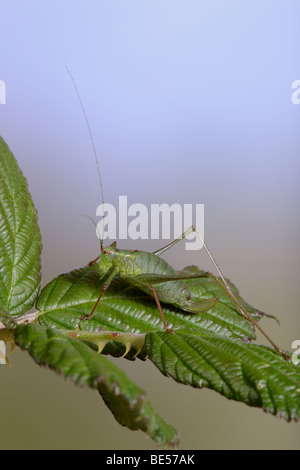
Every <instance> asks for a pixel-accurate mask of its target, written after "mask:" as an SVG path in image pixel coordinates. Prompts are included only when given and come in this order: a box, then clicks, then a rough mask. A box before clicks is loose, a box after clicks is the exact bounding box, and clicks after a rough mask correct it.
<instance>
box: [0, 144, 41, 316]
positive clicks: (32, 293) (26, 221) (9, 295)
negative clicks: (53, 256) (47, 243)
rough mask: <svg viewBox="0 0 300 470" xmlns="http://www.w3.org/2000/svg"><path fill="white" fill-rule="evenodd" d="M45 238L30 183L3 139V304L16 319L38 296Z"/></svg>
mask: <svg viewBox="0 0 300 470" xmlns="http://www.w3.org/2000/svg"><path fill="white" fill-rule="evenodd" d="M40 252H41V237H40V231H39V227H38V223H37V213H36V210H35V207H34V205H33V202H32V199H31V196H30V193H29V191H28V186H27V181H26V179H25V178H24V176H23V173H22V171H21V170H20V168H19V166H18V164H17V161H16V159H15V158H14V156H13V154H12V153H11V151H10V150H9V148H8V146H7V145H6V143H5V142H4V140H3V139H2V137H0V303H1V304H2V305H3V307H5V308H6V309H7V311H8V312H9V313H10V314H11V315H13V316H14V317H18V316H20V315H23V314H24V313H26V312H27V311H28V310H30V308H31V307H32V306H33V305H34V302H35V300H36V297H37V295H38V291H39V286H40V280H41V273H40Z"/></svg>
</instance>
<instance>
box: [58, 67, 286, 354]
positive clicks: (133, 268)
mask: <svg viewBox="0 0 300 470" xmlns="http://www.w3.org/2000/svg"><path fill="white" fill-rule="evenodd" d="M66 69H67V72H68V74H69V75H70V78H71V80H72V82H73V85H74V88H75V91H76V94H77V97H78V99H79V102H80V105H81V108H82V111H83V114H84V118H85V121H86V125H87V128H88V132H89V136H90V139H91V142H92V147H93V153H94V157H95V161H96V165H97V171H98V177H99V183H100V189H101V198H102V204H103V207H104V195H103V186H102V181H101V174H100V168H99V162H98V158H97V153H96V149H95V145H94V141H93V137H92V133H91V129H90V126H89V122H88V119H87V116H86V113H85V109H84V106H83V103H82V100H81V97H80V94H79V92H78V89H77V86H76V84H75V81H74V79H73V77H72V75H71V73H70V71H69V69H68V68H67V67H66ZM103 215H104V214H103ZM95 225H96V224H95ZM103 230H104V227H103ZM192 232H194V233H195V234H196V235H197V236H198V237H199V239H200V241H201V243H202V245H203V247H204V248H205V250H206V252H207V254H208V256H209V258H210V259H211V261H212V263H213V265H214V267H215V269H216V270H217V272H218V274H219V276H220V279H219V278H218V277H217V276H215V275H214V274H213V273H211V272H203V273H198V274H195V275H186V276H184V275H182V274H176V271H175V270H174V269H173V268H172V266H170V265H169V264H168V263H167V262H166V261H165V260H163V259H162V258H160V255H162V254H163V253H164V252H165V251H166V250H168V249H169V248H171V247H172V246H174V245H175V244H176V243H178V242H179V241H180V240H183V239H184V238H186V237H187V236H188V235H189V234H191V233H192ZM99 238H100V249H101V253H100V256H98V257H97V258H96V259H95V260H93V261H91V262H90V263H89V264H90V265H91V264H95V263H97V264H96V266H97V268H98V269H99V272H101V274H103V272H104V273H105V274H104V279H105V284H104V287H103V289H102V291H101V293H100V296H99V298H98V300H97V302H96V303H95V305H94V308H93V310H92V311H91V313H90V315H89V316H88V317H85V318H91V317H92V315H93V314H94V312H95V310H96V308H97V306H98V304H99V302H100V300H101V297H102V296H103V294H104V292H105V291H106V289H107V288H108V287H109V285H110V283H111V281H112V280H113V279H114V278H115V277H116V276H120V277H121V278H122V279H124V280H126V281H127V282H128V283H130V284H132V285H134V286H136V287H138V288H139V289H140V290H142V291H143V292H145V293H146V294H148V295H150V296H151V297H153V298H154V299H155V302H156V304H157V308H158V310H159V313H160V315H161V318H162V321H163V325H164V328H165V330H166V331H167V332H169V333H173V330H172V329H170V328H169V327H168V325H167V323H166V320H165V317H164V314H163V311H162V307H161V302H163V303H166V304H172V305H173V306H175V307H178V308H180V309H181V310H184V311H185V312H188V313H190V314H191V313H192V314H198V313H202V312H207V311H208V310H210V309H211V308H213V307H214V305H215V304H216V302H217V300H218V299H217V298H216V297H215V298H211V299H196V298H193V297H192V295H191V292H190V289H189V287H188V286H187V284H186V283H185V282H184V281H185V280H186V279H196V278H204V277H212V278H213V279H214V280H215V281H216V283H218V284H219V286H220V287H221V288H222V289H223V290H224V291H225V292H226V294H227V295H228V296H229V297H230V298H231V300H232V301H233V302H234V303H235V305H236V306H237V307H238V309H239V311H240V313H241V314H242V315H243V316H244V317H245V318H247V319H248V320H250V321H251V322H252V323H253V325H254V326H255V327H256V328H257V329H258V330H259V331H260V332H261V333H262V334H263V335H264V337H265V338H266V339H267V340H268V342H269V343H270V344H271V345H272V346H273V348H274V349H276V351H277V352H278V353H279V354H281V355H282V356H283V357H285V358H286V359H287V358H289V356H288V355H287V354H286V353H284V352H283V351H282V350H281V349H280V348H279V347H278V346H277V345H276V344H275V343H274V342H273V341H272V340H271V338H270V337H269V336H268V335H267V333H265V331H264V330H263V329H262V328H261V326H260V325H259V324H258V322H257V321H256V320H255V319H254V318H253V317H252V316H251V315H250V314H249V313H248V312H247V311H246V309H245V308H244V307H243V306H242V305H241V304H240V302H239V301H238V300H237V299H236V296H235V295H234V293H233V292H232V289H231V288H230V286H229V284H228V282H227V281H226V279H225V277H224V276H223V274H222V271H221V270H220V268H219V266H218V265H217V263H216V261H215V259H214V257H213V256H212V253H211V252H210V250H209V249H208V247H207V245H206V243H205V242H204V240H203V237H202V236H201V234H200V232H199V231H198V229H197V228H196V227H194V226H191V227H190V228H189V229H188V230H186V231H185V232H184V233H183V234H182V235H181V236H180V237H178V238H177V239H175V240H174V241H172V242H171V243H169V244H168V245H166V246H164V247H163V248H161V249H159V250H157V251H155V252H153V253H149V252H146V251H139V250H123V249H119V248H117V244H116V242H114V243H112V244H111V245H110V246H108V247H104V245H103V234H102V237H101V236H100V235H99Z"/></svg>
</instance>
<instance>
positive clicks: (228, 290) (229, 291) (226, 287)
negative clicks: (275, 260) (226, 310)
mask: <svg viewBox="0 0 300 470" xmlns="http://www.w3.org/2000/svg"><path fill="white" fill-rule="evenodd" d="M193 232H195V233H196V235H197V236H198V238H199V240H200V241H201V243H202V245H203V247H204V249H205V251H206V253H207V254H208V256H209V258H210V260H211V262H212V263H213V265H214V267H215V268H216V270H217V271H218V274H219V276H220V278H221V280H222V282H221V281H220V280H219V279H218V278H217V276H215V275H214V274H212V273H210V272H207V273H204V275H205V276H206V277H212V278H214V279H215V281H216V282H217V283H218V284H219V285H220V287H222V289H223V290H224V291H225V292H226V293H227V295H228V296H229V297H230V298H231V299H232V301H233V302H234V303H235V304H236V306H237V307H238V309H239V311H240V312H241V314H242V315H243V316H244V317H245V318H247V319H248V320H249V321H251V323H252V324H253V325H254V326H255V327H256V328H257V329H258V330H259V331H260V332H261V333H262V334H263V336H264V337H265V338H266V339H267V340H268V342H269V343H270V344H271V345H272V346H273V348H274V349H276V351H277V352H278V353H279V354H280V355H281V356H283V357H284V358H285V359H289V358H290V357H289V355H288V354H286V353H284V352H283V351H282V350H281V349H280V348H279V347H278V346H277V345H276V344H275V343H274V341H272V340H271V338H270V337H269V336H268V335H267V333H266V332H265V331H264V330H263V329H262V328H261V326H260V325H259V324H258V323H257V321H255V320H254V318H253V317H252V316H251V315H250V314H249V313H248V312H247V310H246V309H245V308H244V307H243V306H242V305H241V304H240V302H239V301H238V300H237V299H236V297H235V295H234V293H233V292H232V289H231V287H230V286H229V284H228V282H227V281H226V279H225V277H224V275H223V273H222V271H221V269H220V268H219V266H218V264H217V263H216V261H215V259H214V257H213V255H212V253H211V251H210V250H209V248H208V246H207V245H206V243H205V242H204V239H203V237H202V235H201V234H200V232H199V230H198V229H197V228H196V227H195V226H194V225H192V226H191V227H190V228H188V229H187V230H186V231H185V232H184V233H183V234H182V235H180V237H178V238H176V239H175V240H173V241H172V242H171V243H169V244H168V245H166V246H164V247H163V248H160V249H159V250H157V251H155V252H154V253H153V254H155V255H157V256H160V255H161V254H162V253H164V252H165V251H167V250H168V249H169V248H172V247H173V246H174V245H176V244H177V243H178V242H180V241H181V240H183V239H184V238H186V237H187V236H188V235H189V234H190V233H193Z"/></svg>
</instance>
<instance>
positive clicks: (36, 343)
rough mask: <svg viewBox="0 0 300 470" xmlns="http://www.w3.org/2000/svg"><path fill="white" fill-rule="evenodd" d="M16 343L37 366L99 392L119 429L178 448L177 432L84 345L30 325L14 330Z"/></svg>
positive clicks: (123, 377)
mask: <svg viewBox="0 0 300 470" xmlns="http://www.w3.org/2000/svg"><path fill="white" fill-rule="evenodd" d="M15 342H16V344H17V345H19V346H20V347H21V348H22V349H25V350H26V351H28V352H29V354H30V355H31V356H32V357H33V359H34V360H35V361H36V362H37V363H38V364H40V365H45V366H48V367H50V368H51V369H54V370H55V371H56V372H60V373H62V374H63V375H64V376H65V377H68V378H70V379H72V380H73V381H74V382H76V383H77V384H80V385H87V386H88V387H90V388H92V389H96V390H98V391H99V393H100V394H101V396H102V398H103V400H104V401H105V403H106V404H107V406H108V407H109V408H110V410H111V411H112V413H113V415H114V417H115V418H116V420H117V421H118V422H119V423H120V424H121V425H123V426H126V427H128V428H129V429H131V430H142V431H143V432H145V433H147V434H148V435H149V436H150V437H151V438H152V439H153V440H154V441H155V442H157V443H158V444H160V445H165V444H169V445H172V446H175V445H177V444H178V435H177V432H176V430H175V429H174V428H173V427H172V426H170V425H169V424H167V423H166V422H165V421H164V420H163V419H162V418H161V417H160V416H158V415H157V413H156V412H155V410H154V409H153V408H152V405H151V403H150V401H149V400H148V398H147V396H146V394H145V392H144V391H143V390H142V389H140V388H139V387H138V386H137V385H135V384H134V383H133V382H132V381H131V380H130V379H129V378H128V377H127V376H126V374H124V372H122V371H121V370H120V369H119V368H118V367H116V366H115V365H114V364H112V363H111V362H109V361H108V360H107V359H106V358H105V357H103V356H101V355H100V354H97V353H96V352H95V351H93V350H92V349H91V348H89V347H88V346H87V345H86V344H84V343H83V342H81V341H78V340H77V339H74V338H71V337H69V336H66V335H64V334H62V333H60V332H58V331H56V330H54V329H52V328H44V327H42V326H40V325H33V324H28V325H19V326H17V328H16V332H15Z"/></svg>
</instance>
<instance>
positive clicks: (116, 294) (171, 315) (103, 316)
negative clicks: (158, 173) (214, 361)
mask: <svg viewBox="0 0 300 470" xmlns="http://www.w3.org/2000/svg"><path fill="white" fill-rule="evenodd" d="M193 269H194V270H195V269H196V268H193ZM198 272H200V271H199V270H198ZM186 283H187V284H188V285H189V287H190V289H191V291H192V294H193V295H195V296H198V297H201V298H211V297H212V296H217V297H218V301H217V303H216V305H215V307H214V308H213V309H211V310H210V311H208V312H206V313H202V314H198V315H195V314H189V313H187V312H183V311H182V310H180V309H178V308H175V307H174V306H172V305H170V304H168V305H167V304H164V305H162V307H163V312H164V315H165V318H166V321H167V324H168V326H169V328H172V329H184V330H185V331H187V332H190V333H191V334H203V333H204V332H205V333H206V334H217V335H219V336H222V337H233V338H243V339H245V340H249V339H255V333H254V331H253V326H252V324H251V323H250V322H249V320H246V319H245V318H243V317H242V316H241V314H240V313H239V311H238V309H237V308H236V306H235V304H234V303H233V302H232V301H231V299H230V298H229V297H228V296H227V295H226V294H225V293H224V291H223V290H222V289H221V288H220V286H219V285H218V284H217V283H216V282H215V281H214V280H213V279H206V278H202V279H197V280H187V281H186ZM102 288H103V278H101V275H100V274H99V272H98V270H97V269H96V268H95V266H89V267H86V268H82V269H78V270H75V271H72V272H70V273H67V274H62V275H60V276H58V277H57V278H56V279H54V280H53V281H51V282H50V283H49V284H48V285H47V286H46V287H45V288H44V289H43V290H42V292H41V294H40V297H39V299H38V301H37V304H36V308H37V309H38V311H39V312H41V315H40V317H39V321H40V323H41V324H42V325H44V326H52V327H54V328H58V329H76V328H78V327H80V329H81V330H91V331H97V330H100V329H104V330H108V331H120V332H131V333H147V332H150V331H159V330H163V329H164V327H163V323H162V321H161V317H160V314H159V311H158V309H157V305H156V303H155V300H154V299H152V298H151V297H149V296H148V295H147V294H145V293H143V292H142V291H141V290H139V289H138V288H136V287H133V286H132V285H130V284H128V283H127V282H125V281H124V280H122V279H121V278H120V277H116V278H115V279H114V280H113V282H112V283H111V285H110V286H109V288H108V289H107V291H106V292H105V293H104V295H103V297H102V298H101V301H100V302H99V304H98V306H97V309H96V311H95V313H94V315H93V316H92V318H90V319H87V317H88V316H89V315H90V313H91V311H92V309H93V307H94V305H95V303H96V301H97V299H98V297H99V295H100V292H101V290H102ZM241 302H242V303H243V305H244V306H245V307H247V308H248V311H250V313H251V312H253V313H254V312H257V311H256V310H254V309H253V308H252V307H249V306H248V305H247V304H246V303H245V302H244V301H242V300H241ZM83 317H86V319H84V320H82V318H83Z"/></svg>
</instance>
